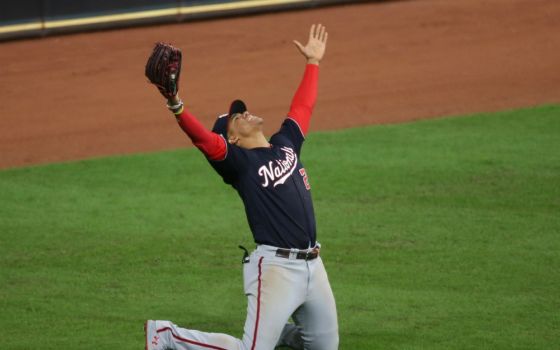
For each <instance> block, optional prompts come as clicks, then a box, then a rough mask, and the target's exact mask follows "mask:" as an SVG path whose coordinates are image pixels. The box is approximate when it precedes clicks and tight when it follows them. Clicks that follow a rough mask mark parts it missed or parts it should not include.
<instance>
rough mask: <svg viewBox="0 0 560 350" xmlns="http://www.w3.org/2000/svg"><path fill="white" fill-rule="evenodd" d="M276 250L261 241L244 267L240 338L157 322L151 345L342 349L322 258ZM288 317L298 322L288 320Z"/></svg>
mask: <svg viewBox="0 0 560 350" xmlns="http://www.w3.org/2000/svg"><path fill="white" fill-rule="evenodd" d="M276 249H277V248H276V247H271V246H266V245H259V246H258V247H257V249H256V250H255V251H253V253H252V254H251V255H250V261H249V262H247V263H245V264H244V265H243V279H244V290H245V294H246V295H247V319H246V321H245V328H244V333H243V338H242V339H237V338H234V337H232V336H229V335H227V334H218V333H205V332H200V331H195V330H189V329H185V328H180V327H178V326H177V325H175V324H173V323H171V322H169V321H156V323H155V329H156V332H157V337H158V342H156V343H157V344H158V346H157V347H156V346H154V347H153V349H158V350H159V349H166V346H167V348H170V349H181V350H203V349H218V350H272V349H274V348H275V347H276V346H279V345H284V346H290V347H291V348H293V349H306V350H336V349H338V321H337V315H336V305H335V301H334V296H333V293H332V291H331V287H330V284H329V280H328V278H327V273H326V271H325V267H324V265H323V262H322V260H321V257H318V258H316V259H313V260H308V261H306V260H301V259H287V258H283V257H276V256H275V254H276ZM290 317H292V319H293V321H294V324H291V323H288V320H289V318H290ZM162 345H163V346H162ZM148 349H149V350H152V347H151V344H150V340H149V339H148Z"/></svg>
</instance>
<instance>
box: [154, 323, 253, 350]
mask: <svg viewBox="0 0 560 350" xmlns="http://www.w3.org/2000/svg"><path fill="white" fill-rule="evenodd" d="M168 349H177V350H200V349H215V350H237V349H243V347H242V344H241V340H239V339H237V338H234V337H232V336H230V335H227V334H219V333H206V332H200V331H196V330H191V329H185V328H180V327H178V326H177V325H176V324H173V323H172V322H170V321H148V322H146V350H168Z"/></svg>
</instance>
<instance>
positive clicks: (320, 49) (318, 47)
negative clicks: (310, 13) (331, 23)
mask: <svg viewBox="0 0 560 350" xmlns="http://www.w3.org/2000/svg"><path fill="white" fill-rule="evenodd" d="M328 37H329V34H328V33H327V28H326V27H325V26H324V25H322V24H317V25H315V24H313V25H312V26H311V29H310V30H309V40H308V42H307V44H306V45H305V46H303V45H302V44H301V43H300V42H299V41H297V40H294V44H295V45H296V47H297V48H298V49H299V51H300V52H301V54H302V55H303V56H305V58H307V63H313V64H319V61H321V60H322V59H323V56H324V55H325V49H326V47H327V38H328Z"/></svg>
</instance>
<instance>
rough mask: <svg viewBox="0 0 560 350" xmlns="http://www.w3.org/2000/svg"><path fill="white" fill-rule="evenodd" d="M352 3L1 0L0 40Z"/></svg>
mask: <svg viewBox="0 0 560 350" xmlns="http://www.w3.org/2000/svg"><path fill="white" fill-rule="evenodd" d="M351 2H359V1H350V0H346V1H343V0H244V1H239V0H237V1H236V0H198V1H197V0H157V1H156V0H119V1H114V0H79V1H76V0H25V1H22V0H2V1H0V40H6V39H15V38H24V37H34V36H45V35H49V34H53V33H62V32H75V31H82V30H91V29H103V28H115V27H122V26H130V25H138V24H154V23H166V22H181V21H185V20H189V19H204V18H212V17H220V16H232V15H241V14H254V13H260V12H267V11H279V10H290V9H297V8H310V7H317V6H325V5H331V4H337V3H338V4H340V3H351ZM361 2H364V1H361Z"/></svg>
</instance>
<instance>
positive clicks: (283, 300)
mask: <svg viewBox="0 0 560 350" xmlns="http://www.w3.org/2000/svg"><path fill="white" fill-rule="evenodd" d="M253 269H255V270H254V271H252V270H253ZM244 272H245V276H246V278H245V282H246V284H245V292H246V294H247V298H248V310H247V320H246V323H245V329H244V335H243V344H244V346H245V347H246V348H247V349H255V350H257V349H262V350H270V349H274V348H275V347H276V345H277V343H278V341H279V339H280V337H281V335H282V331H283V330H284V327H285V325H286V323H287V321H288V319H289V318H290V316H291V314H292V313H293V312H294V311H295V309H296V308H297V307H298V306H299V305H301V303H303V301H304V300H305V297H306V288H307V267H306V265H305V263H302V261H299V262H294V261H289V260H287V259H284V258H277V257H274V256H270V254H266V253H264V254H258V253H257V254H253V255H252V256H251V262H250V263H248V264H246V266H245V270H244ZM255 272H256V273H255Z"/></svg>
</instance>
